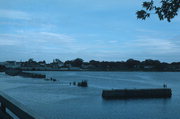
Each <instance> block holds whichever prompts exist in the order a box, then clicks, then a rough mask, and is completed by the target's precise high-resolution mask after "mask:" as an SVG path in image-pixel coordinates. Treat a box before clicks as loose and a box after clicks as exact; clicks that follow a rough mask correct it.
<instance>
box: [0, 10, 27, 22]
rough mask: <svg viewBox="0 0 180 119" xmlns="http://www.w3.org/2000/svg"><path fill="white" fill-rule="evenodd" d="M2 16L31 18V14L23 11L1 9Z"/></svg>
mask: <svg viewBox="0 0 180 119" xmlns="http://www.w3.org/2000/svg"><path fill="white" fill-rule="evenodd" d="M0 17H2V18H9V19H23V20H29V19H30V15H29V14H28V13H26V12H23V11H18V10H8V9H0Z"/></svg>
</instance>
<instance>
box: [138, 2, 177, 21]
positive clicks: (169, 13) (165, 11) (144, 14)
mask: <svg viewBox="0 0 180 119" xmlns="http://www.w3.org/2000/svg"><path fill="white" fill-rule="evenodd" d="M142 7H143V8H144V9H143V10H139V11H137V12H136V14H137V18H138V19H142V20H145V19H146V18H148V17H150V15H151V14H157V15H158V17H159V19H160V20H164V19H167V21H168V22H170V21H171V19H173V18H174V17H175V16H176V15H178V10H179V8H180V0H161V1H160V6H157V5H155V4H154V0H151V1H145V2H143V4H142ZM151 11H154V13H150V12H151Z"/></svg>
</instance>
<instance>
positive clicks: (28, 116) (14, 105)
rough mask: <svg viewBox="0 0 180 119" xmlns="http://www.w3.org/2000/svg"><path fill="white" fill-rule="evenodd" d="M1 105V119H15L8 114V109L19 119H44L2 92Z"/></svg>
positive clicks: (0, 95)
mask: <svg viewBox="0 0 180 119" xmlns="http://www.w3.org/2000/svg"><path fill="white" fill-rule="evenodd" d="M0 103H1V105H0V119H13V116H12V115H10V114H8V111H7V110H6V109H8V110H9V111H11V112H12V113H13V114H14V115H16V116H17V117H18V118H19V119H43V118H42V117H40V116H39V115H37V114H35V113H34V112H33V111H31V110H30V109H27V108H26V107H25V106H24V105H22V104H21V103H19V102H17V101H16V100H14V99H13V98H11V97H9V96H8V95H6V94H4V93H2V92H0Z"/></svg>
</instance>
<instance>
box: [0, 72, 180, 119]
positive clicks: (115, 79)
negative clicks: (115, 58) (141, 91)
mask: <svg viewBox="0 0 180 119" xmlns="http://www.w3.org/2000/svg"><path fill="white" fill-rule="evenodd" d="M38 73H39V72H38ZM40 73H43V74H46V75H47V76H48V77H53V78H56V79H57V82H50V81H44V80H41V79H31V78H22V77H18V76H17V77H10V76H7V75H5V74H4V73H0V90H1V91H3V92H5V93H6V94H8V95H10V96H12V97H13V98H15V99H16V100H18V101H20V102H21V103H23V104H24V105H26V106H27V107H28V108H30V109H32V110H33V111H35V112H36V113H38V114H39V115H41V116H43V117H45V118H47V119H178V118H179V117H180V113H179V112H180V111H179V110H180V73H177V72H164V73H163V72H40ZM81 80H88V82H89V87H88V88H81V87H76V86H70V85H69V82H73V81H81ZM164 83H166V84H167V85H168V87H170V88H172V91H173V96H172V98H171V99H133V100H114V101H106V100H103V99H102V98H101V93H102V89H112V88H113V89H119V88H120V89H121V88H123V89H124V88H159V87H162V85H163V84H164Z"/></svg>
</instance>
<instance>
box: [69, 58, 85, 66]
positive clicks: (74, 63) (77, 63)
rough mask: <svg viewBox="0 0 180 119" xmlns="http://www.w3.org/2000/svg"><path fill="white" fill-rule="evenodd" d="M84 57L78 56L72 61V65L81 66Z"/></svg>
mask: <svg viewBox="0 0 180 119" xmlns="http://www.w3.org/2000/svg"><path fill="white" fill-rule="evenodd" d="M83 61H84V60H83V59H81V58H76V59H75V60H73V61H72V66H74V67H81V66H82V64H83Z"/></svg>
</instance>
